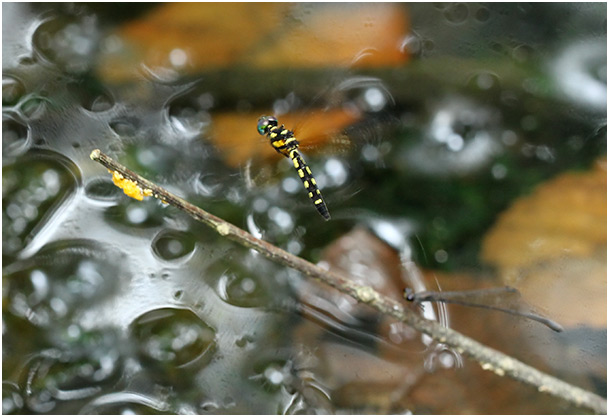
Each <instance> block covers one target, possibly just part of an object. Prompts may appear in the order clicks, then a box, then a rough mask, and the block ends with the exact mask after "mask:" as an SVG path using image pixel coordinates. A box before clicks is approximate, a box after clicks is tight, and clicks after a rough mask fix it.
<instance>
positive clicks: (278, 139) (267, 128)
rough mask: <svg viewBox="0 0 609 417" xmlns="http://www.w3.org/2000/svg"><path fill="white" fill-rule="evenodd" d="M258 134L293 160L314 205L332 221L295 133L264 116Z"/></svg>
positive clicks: (259, 122) (273, 118)
mask: <svg viewBox="0 0 609 417" xmlns="http://www.w3.org/2000/svg"><path fill="white" fill-rule="evenodd" d="M258 133H260V134H261V135H262V136H266V137H268V138H269V140H270V141H271V146H272V147H273V148H274V149H275V150H276V151H277V152H278V153H280V154H281V155H283V156H285V157H286V158H289V159H291V160H292V163H293V164H294V169H296V172H297V173H298V176H299V177H300V179H301V181H302V184H303V185H304V187H305V188H306V190H307V192H308V193H309V198H310V199H311V201H312V202H313V205H314V206H315V208H316V209H317V211H318V212H319V214H321V216H322V217H323V218H324V219H325V220H330V213H329V212H328V207H327V206H326V202H325V201H324V198H323V196H322V195H321V191H319V187H318V186H317V181H316V180H315V177H313V173H312V172H311V168H309V165H307V163H306V162H305V160H304V159H303V158H302V156H301V155H300V152H299V150H298V140H297V139H296V138H295V137H294V132H293V131H291V130H289V129H286V128H285V126H284V125H279V121H278V120H277V118H276V117H275V116H262V117H260V119H258Z"/></svg>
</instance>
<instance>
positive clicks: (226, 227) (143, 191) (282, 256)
mask: <svg viewBox="0 0 609 417" xmlns="http://www.w3.org/2000/svg"><path fill="white" fill-rule="evenodd" d="M90 157H91V159H92V160H94V161H97V162H99V163H100V164H102V165H103V166H105V167H106V168H108V169H109V170H110V171H111V172H113V174H114V175H115V177H118V178H119V181H117V180H116V178H115V183H117V185H119V186H121V187H123V188H130V189H131V190H130V192H132V188H133V187H134V186H135V187H136V188H138V189H139V192H140V194H139V196H140V197H138V196H137V195H136V196H135V197H136V198H140V199H141V195H150V196H153V197H155V198H158V199H159V200H161V201H163V202H165V203H167V204H170V205H172V206H174V207H177V208H178V209H180V210H182V211H184V212H186V213H188V214H189V215H190V216H192V217H194V218H195V219H196V220H199V221H201V222H203V223H205V224H207V225H208V226H210V227H212V228H213V229H214V230H216V232H218V233H219V234H220V235H222V236H226V237H227V238H229V239H231V240H233V241H235V242H237V243H239V244H241V245H243V246H245V247H247V248H250V249H254V250H256V251H258V252H259V253H261V254H262V255H264V256H265V257H267V258H269V259H270V260H272V261H275V262H277V263H280V264H282V265H285V266H288V267H290V268H294V269H296V270H298V271H300V272H302V273H303V274H304V275H306V276H309V277H311V278H314V279H317V280H319V281H321V282H323V283H325V284H328V285H330V286H332V287H334V288H336V289H337V290H339V291H341V292H343V293H345V294H349V295H350V296H352V297H353V298H355V299H356V300H357V301H359V302H361V303H364V304H367V305H369V306H371V307H372V308H374V309H376V310H377V311H379V312H381V313H383V314H387V315H390V316H393V317H394V318H396V319H397V320H399V321H401V322H403V323H406V324H407V325H409V326H411V327H413V328H414V329H416V330H418V331H420V332H422V333H425V334H427V335H429V336H431V337H432V338H433V339H435V340H436V341H438V342H440V343H444V344H446V345H449V346H451V347H453V348H455V349H456V350H457V351H459V352H460V353H463V354H465V355H467V356H469V357H470V358H472V359H473V360H475V361H477V362H478V363H479V364H480V365H481V366H482V368H483V369H486V370H490V371H493V372H495V373H496V374H497V375H499V376H504V375H505V376H509V377H511V378H513V379H515V380H517V381H521V382H524V383H526V384H529V385H532V386H534V387H536V388H537V390H539V391H540V392H546V393H548V394H551V395H554V396H556V397H559V398H562V399H564V400H566V401H568V402H569V403H571V404H573V405H576V406H578V407H585V408H588V409H590V410H592V411H594V412H596V413H599V414H607V400H606V399H604V398H602V397H601V396H599V395H597V394H594V393H592V392H589V391H585V390H583V389H581V388H578V387H575V386H573V385H570V384H568V383H566V382H564V381H561V380H560V379H557V378H555V377H553V376H550V375H547V374H544V373H542V372H540V371H538V370H537V369H535V368H533V367H531V366H529V365H526V364H524V363H522V362H520V361H518V360H516V359H514V358H512V357H510V356H508V355H505V354H503V353H501V352H499V351H496V350H494V349H491V348H489V347H486V346H484V345H482V344H480V343H478V342H476V341H475V340H473V339H471V338H469V337H467V336H464V335H462V334H460V333H458V332H456V331H455V330H452V329H449V328H446V327H444V326H441V325H440V324H438V323H437V322H435V321H430V320H426V319H424V318H422V317H421V316H419V315H418V314H416V313H415V312H414V311H412V310H410V309H408V308H404V307H403V305H402V304H400V303H398V302H396V301H394V300H392V299H390V298H387V297H385V296H383V295H381V294H379V293H378V292H376V291H375V290H374V289H372V288H371V287H368V286H364V285H359V284H356V283H354V282H353V281H351V280H350V279H348V278H346V277H343V276H341V275H339V274H336V273H334V272H331V271H327V270H325V269H323V268H320V267H319V266H317V265H314V264H312V263H310V262H308V261H306V260H304V259H302V258H299V257H297V256H295V255H292V254H291V253H289V252H286V251H285V250H283V249H281V248H278V247H275V246H273V245H271V244H270V243H268V242H265V241H263V240H260V239H257V238H255V237H254V236H252V235H251V234H249V233H247V232H246V231H244V230H242V229H239V228H238V227H236V226H234V225H232V224H230V223H228V222H226V221H224V220H222V219H221V218H219V217H216V216H214V215H212V214H209V213H207V212H206V211H204V210H202V209H200V208H199V207H197V206H194V205H193V204H190V203H189V202H188V201H186V200H184V199H182V198H180V197H178V196H176V195H174V194H172V193H170V192H169V191H167V190H165V189H164V188H162V187H159V186H158V185H156V184H154V183H153V182H151V181H149V180H147V179H145V178H143V177H141V176H139V175H137V174H136V173H134V172H133V171H131V170H129V169H127V168H126V167H124V166H123V165H121V164H119V163H117V162H116V161H114V160H113V159H112V158H110V157H109V156H108V155H105V154H104V153H102V152H101V151H100V150H99V149H95V150H94V151H93V152H91V156H90ZM121 181H125V182H126V183H127V185H128V187H125V184H121ZM125 192H127V190H125ZM132 196H133V195H132Z"/></svg>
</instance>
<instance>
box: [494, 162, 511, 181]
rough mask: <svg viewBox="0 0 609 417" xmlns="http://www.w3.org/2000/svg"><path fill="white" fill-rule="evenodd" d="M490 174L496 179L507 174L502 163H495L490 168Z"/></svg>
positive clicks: (502, 177)
mask: <svg viewBox="0 0 609 417" xmlns="http://www.w3.org/2000/svg"><path fill="white" fill-rule="evenodd" d="M491 174H492V175H493V178H495V179H497V180H501V179H504V178H505V177H506V176H507V168H506V167H505V165H503V164H495V165H493V167H492V168H491Z"/></svg>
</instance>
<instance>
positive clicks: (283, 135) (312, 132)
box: [213, 110, 360, 220]
mask: <svg viewBox="0 0 609 417" xmlns="http://www.w3.org/2000/svg"><path fill="white" fill-rule="evenodd" d="M359 119H360V118H359V116H357V115H355V114H352V113H350V112H345V111H343V110H330V111H323V112H307V113H306V114H303V113H291V114H284V115H282V116H281V121H282V122H284V123H285V125H284V124H280V123H279V121H278V119H277V118H276V117H275V116H262V117H259V114H258V115H255V116H254V115H251V114H247V115H243V114H240V115H239V114H224V115H222V114H220V115H215V116H214V135H213V136H214V138H215V140H214V141H215V142H216V145H217V146H218V147H219V148H222V149H227V148H228V149H230V151H229V152H225V156H226V160H227V162H228V163H229V165H234V166H238V165H241V164H245V163H246V162H247V161H249V160H250V159H251V158H252V157H254V158H257V159H263V160H267V161H271V160H272V158H273V155H277V154H278V153H279V154H281V155H282V156H284V157H286V158H288V159H290V160H291V161H292V164H293V166H294V168H295V170H296V173H297V175H298V177H299V178H300V179H301V181H302V183H303V185H304V187H305V189H306V190H307V192H308V197H309V199H310V200H311V201H312V202H313V205H314V206H315V208H316V209H317V211H318V212H319V214H320V215H321V216H322V217H323V218H324V219H325V220H329V219H330V213H329V211H328V208H327V205H326V202H325V200H324V198H323V196H322V194H321V191H320V190H319V187H318V185H317V181H316V180H315V177H314V176H313V173H312V171H311V169H310V168H309V165H308V164H307V163H306V162H305V160H304V158H303V156H302V153H301V151H300V149H302V146H301V142H300V141H301V138H304V142H305V146H304V148H305V149H320V148H324V146H323V145H324V144H327V143H328V142H332V146H334V147H337V146H338V147H340V146H344V147H350V144H345V143H344V142H348V139H346V138H345V136H344V135H342V134H341V132H342V130H343V129H344V128H346V127H347V126H349V125H352V124H354V123H355V122H357V121H358V120H359ZM256 120H258V123H257V126H256V128H257V131H258V133H259V134H260V135H262V136H265V137H266V138H268V139H269V141H270V146H268V145H266V146H263V145H262V144H261V143H259V141H254V140H252V139H251V133H248V132H252V130H253V126H254V123H255V122H256ZM286 126H288V127H291V126H297V129H294V130H292V129H289V128H288V127H286ZM337 142H341V143H342V145H341V144H340V143H337Z"/></svg>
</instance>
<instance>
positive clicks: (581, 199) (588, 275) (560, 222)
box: [482, 159, 607, 326]
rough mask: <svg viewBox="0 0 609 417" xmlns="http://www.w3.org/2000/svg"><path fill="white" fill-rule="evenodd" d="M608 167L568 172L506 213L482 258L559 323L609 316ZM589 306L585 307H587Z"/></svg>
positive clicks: (597, 321) (595, 321) (601, 320)
mask: <svg viewBox="0 0 609 417" xmlns="http://www.w3.org/2000/svg"><path fill="white" fill-rule="evenodd" d="M606 248H607V167H606V160H605V159H603V160H601V161H599V162H598V163H597V164H596V165H595V167H594V168H593V169H592V170H591V171H589V172H582V173H567V174H563V175H561V176H559V177H557V178H555V179H553V180H551V181H549V182H548V183H546V184H543V185H541V186H540V187H538V188H537V190H535V191H534V193H533V194H532V195H530V196H527V197H524V198H522V199H521V200H519V201H517V202H516V203H515V204H514V205H513V206H512V207H511V208H510V209H508V210H507V211H506V212H505V213H503V214H502V215H501V216H500V218H499V220H498V221H497V223H496V224H495V226H494V227H493V228H492V229H491V231H490V232H489V233H488V235H487V236H486V238H485V239H484V242H483V247H482V259H483V260H485V261H486V262H488V263H490V264H493V265H495V266H496V267H497V268H498V269H499V270H500V272H501V274H502V278H503V280H504V282H506V283H507V284H510V285H515V286H517V287H518V289H519V290H520V291H521V292H522V293H523V295H524V296H525V298H527V299H530V300H534V301H535V303H536V304H541V306H542V307H545V308H546V309H547V312H548V314H549V315H550V316H551V317H556V318H557V319H559V321H560V322H561V323H562V324H566V325H575V324H577V323H586V324H589V325H593V326H606V323H607V312H606V311H607V298H606V295H607V290H606V288H607V282H606V276H607V259H606ZM583 306H585V308H584V307H583Z"/></svg>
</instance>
